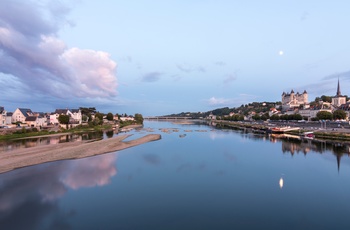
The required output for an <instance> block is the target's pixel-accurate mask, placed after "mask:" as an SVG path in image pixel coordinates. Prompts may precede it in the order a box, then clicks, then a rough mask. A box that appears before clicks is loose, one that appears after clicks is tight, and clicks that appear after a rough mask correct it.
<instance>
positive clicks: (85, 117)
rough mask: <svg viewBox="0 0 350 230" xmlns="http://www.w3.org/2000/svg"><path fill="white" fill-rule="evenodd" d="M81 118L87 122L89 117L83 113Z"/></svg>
mask: <svg viewBox="0 0 350 230" xmlns="http://www.w3.org/2000/svg"><path fill="white" fill-rule="evenodd" d="M82 120H83V122H87V121H88V120H89V117H88V116H86V115H85V114H84V115H83V117H82Z"/></svg>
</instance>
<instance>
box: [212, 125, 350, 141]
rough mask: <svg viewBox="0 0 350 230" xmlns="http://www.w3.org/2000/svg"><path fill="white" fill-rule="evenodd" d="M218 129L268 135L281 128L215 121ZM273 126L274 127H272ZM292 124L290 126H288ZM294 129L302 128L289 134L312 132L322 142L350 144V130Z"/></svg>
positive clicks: (308, 127)
mask: <svg viewBox="0 0 350 230" xmlns="http://www.w3.org/2000/svg"><path fill="white" fill-rule="evenodd" d="M215 125H216V127H221V128H231V129H238V130H245V129H248V130H252V131H253V132H254V131H255V132H257V131H258V132H259V133H267V132H268V130H270V129H271V128H272V127H275V126H279V125H278V124H273V123H245V122H230V121H215ZM271 125H273V126H271ZM289 125H291V124H288V126H289ZM292 127H297V128H300V130H297V131H288V132H285V133H287V134H292V135H299V134H300V133H303V132H309V131H312V132H313V133H314V135H315V138H316V139H320V140H325V141H326V140H330V141H331V142H345V141H346V142H350V129H345V128H337V129H321V128H319V129H316V128H315V127H312V126H311V125H310V126H308V125H307V124H303V125H302V126H301V125H300V126H299V125H298V124H293V125H292Z"/></svg>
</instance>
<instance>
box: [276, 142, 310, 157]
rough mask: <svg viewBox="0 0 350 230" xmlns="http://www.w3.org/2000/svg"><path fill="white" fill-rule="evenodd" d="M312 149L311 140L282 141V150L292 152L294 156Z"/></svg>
mask: <svg viewBox="0 0 350 230" xmlns="http://www.w3.org/2000/svg"><path fill="white" fill-rule="evenodd" d="M310 150H311V143H310V142H306V143H305V142H301V143H295V142H289V141H283V142H282V152H284V153H285V152H290V153H291V154H292V156H293V155H294V154H295V153H299V152H302V153H304V154H307V153H308V152H310Z"/></svg>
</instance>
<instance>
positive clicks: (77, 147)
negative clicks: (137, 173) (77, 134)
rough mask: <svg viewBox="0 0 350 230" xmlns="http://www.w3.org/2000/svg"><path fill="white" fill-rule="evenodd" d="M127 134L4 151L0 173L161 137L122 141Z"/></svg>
mask: <svg viewBox="0 0 350 230" xmlns="http://www.w3.org/2000/svg"><path fill="white" fill-rule="evenodd" d="M129 136H131V135H123V136H118V137H115V138H110V139H106V140H99V141H93V142H89V141H86V142H80V143H77V142H67V143H61V144H57V145H45V146H38V147H32V148H22V149H16V150H13V151H9V152H4V153H2V154H1V155H0V173H4V172H8V171H11V170H14V169H17V168H22V167H26V166H32V165H37V164H42V163H47V162H52V161H58V160H68V159H79V158H85V157H90V156H95V155H100V154H104V153H110V152H115V151H119V150H122V149H126V148H130V147H133V146H137V145H140V144H144V143H147V142H150V141H156V140H159V139H161V135H159V134H148V135H146V136H143V137H141V138H138V139H135V140H131V141H125V142H124V141H123V140H124V139H126V138H127V137H129Z"/></svg>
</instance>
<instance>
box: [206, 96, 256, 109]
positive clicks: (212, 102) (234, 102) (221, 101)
mask: <svg viewBox="0 0 350 230" xmlns="http://www.w3.org/2000/svg"><path fill="white" fill-rule="evenodd" d="M257 99H258V97H257V96H255V95H250V94H239V95H238V96H237V97H236V98H216V97H211V98H210V99H208V100H206V103H207V104H208V105H209V106H212V107H216V106H228V107H236V106H240V105H242V104H247V103H250V102H252V101H254V100H257Z"/></svg>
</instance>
